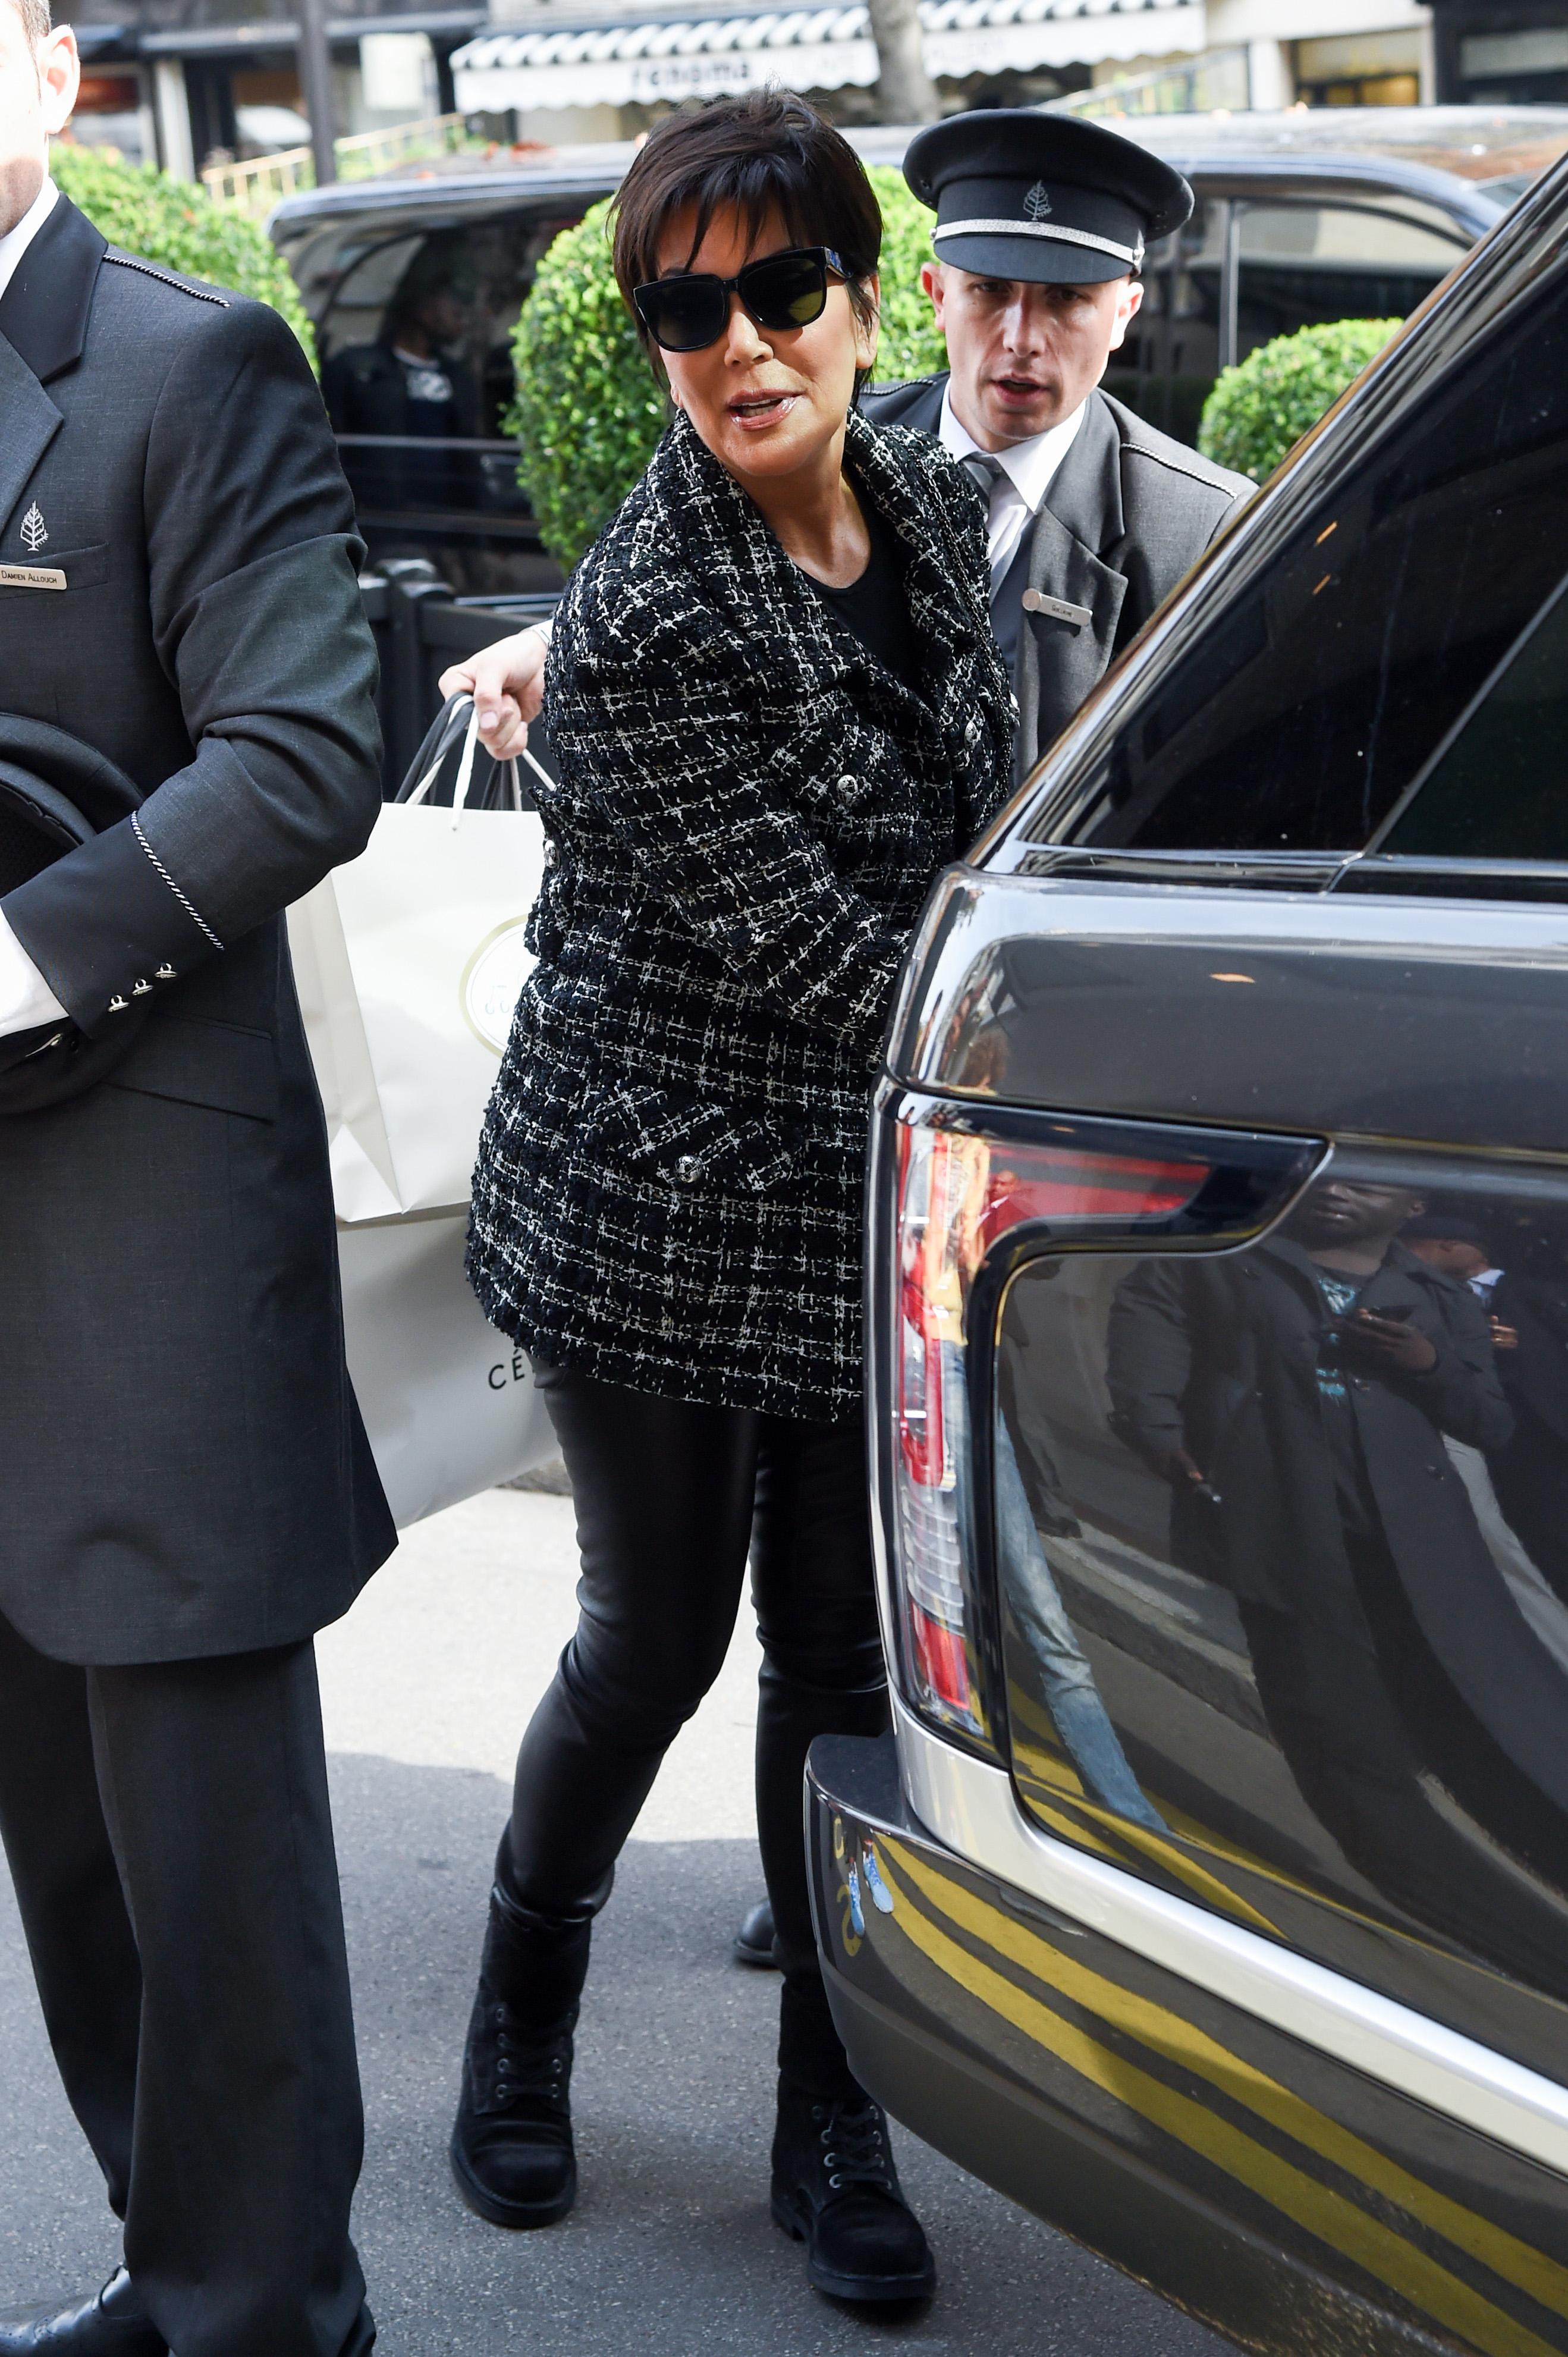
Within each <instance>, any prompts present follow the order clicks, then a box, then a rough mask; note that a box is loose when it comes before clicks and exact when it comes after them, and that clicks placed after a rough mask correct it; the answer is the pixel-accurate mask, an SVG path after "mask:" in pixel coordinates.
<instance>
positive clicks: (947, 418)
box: [937, 385, 1089, 597]
mask: <svg viewBox="0 0 1568 2357" xmlns="http://www.w3.org/2000/svg"><path fill="white" fill-rule="evenodd" d="M1088 405H1089V404H1087V402H1082V401H1080V402H1079V404H1078V407H1077V408H1076V409H1075V410H1074V411H1073V413H1072V415H1071V416H1070V417H1064V418H1063V419H1062V422H1061V424H1060V425H1047V428H1046V430H1045V432H1044V433H1043V434H1032V435H1031V436H1029V439H1028V440H1027V441H1026V442H1015V443H1013V444H1012V445H1011V446H1010V447H1008V448H1007V449H1005V450H993V451H986V452H984V453H983V456H984V457H991V458H994V460H995V462H996V464H997V466H998V467H1000V468H1001V469H1002V472H1001V473H1000V474H999V475H998V476H997V478H996V480H995V481H994V483H993V485H992V487H991V547H990V553H991V594H992V596H993V597H994V596H995V595H996V592H997V590H998V589H999V588H1000V587H1001V586H1002V581H1003V576H1004V575H1005V573H1006V571H1007V567H1008V566H1009V565H1011V564H1012V562H1013V559H1014V557H1015V555H1016V554H1017V553H1018V543H1019V542H1020V540H1022V538H1023V536H1024V527H1025V526H1026V524H1027V523H1028V522H1029V521H1030V519H1031V517H1033V516H1036V515H1037V514H1038V513H1039V511H1040V508H1041V505H1042V503H1043V502H1044V500H1045V496H1046V493H1047V491H1048V490H1050V488H1051V484H1052V482H1053V481H1054V480H1055V479H1056V471H1057V468H1058V467H1059V466H1060V465H1061V462H1062V460H1063V459H1064V458H1065V457H1067V454H1068V452H1069V450H1070V449H1071V448H1072V446H1073V444H1074V442H1075V441H1076V440H1077V439H1078V429H1079V426H1080V425H1082V424H1083V420H1084V413H1085V411H1086V410H1087V408H1088ZM937 431H938V434H939V435H940V437H941V445H942V447H943V449H944V450H948V451H950V452H951V454H952V456H953V457H955V458H963V457H968V455H969V453H970V452H971V451H972V450H979V449H980V447H981V446H980V444H979V443H978V442H977V441H976V440H975V438H974V436H973V435H972V433H971V432H970V430H969V428H968V426H967V425H961V423H960V422H959V420H958V418H957V417H956V416H955V415H954V414H953V406H952V387H951V385H948V386H947V387H946V388H945V389H944V391H943V393H942V414H941V423H940V425H939V426H938V428H937Z"/></svg>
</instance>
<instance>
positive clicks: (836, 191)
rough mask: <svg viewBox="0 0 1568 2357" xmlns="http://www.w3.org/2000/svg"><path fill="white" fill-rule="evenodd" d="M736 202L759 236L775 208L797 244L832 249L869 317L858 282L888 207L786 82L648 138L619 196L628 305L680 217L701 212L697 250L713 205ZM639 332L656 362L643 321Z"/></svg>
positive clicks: (691, 109)
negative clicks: (782, 86)
mask: <svg viewBox="0 0 1568 2357" xmlns="http://www.w3.org/2000/svg"><path fill="white" fill-rule="evenodd" d="M729 205H733V206H734V207H735V209H736V211H737V212H738V213H739V214H740V215H741V217H742V219H743V220H744V221H745V222H746V228H747V230H748V231H749V232H750V234H751V236H752V237H753V238H755V237H756V236H757V234H758V232H759V231H761V229H762V227H763V224H764V223H765V222H766V221H767V220H768V216H769V214H772V213H776V214H777V215H778V216H779V220H780V221H782V222H783V224H784V227H785V230H786V231H787V232H788V234H789V238H790V240H791V241H792V242H793V243H794V244H796V245H831V246H832V249H833V251H834V253H837V254H838V255H839V256H840V258H841V259H842V261H843V265H844V268H845V270H846V271H847V272H848V273H849V295H850V300H851V302H852V303H853V304H854V307H855V309H856V311H857V312H858V313H859V315H860V317H862V319H864V320H865V321H866V322H867V323H869V321H870V319H871V317H872V316H873V306H872V302H871V297H870V295H869V293H868V291H867V290H866V288H865V285H863V284H862V283H861V282H862V281H864V280H865V279H867V278H869V277H870V276H871V275H872V274H873V272H874V271H875V268H876V262H877V257H878V255H879V254H880V253H881V252H882V208H881V207H880V205H879V204H878V203H877V201H876V197H875V191H874V190H873V188H872V186H871V183H870V181H869V180H868V179H867V178H866V177H865V165H864V164H863V163H862V162H861V160H860V157H859V156H857V155H856V154H855V152H854V148H853V147H852V146H851V145H850V144H849V141H848V140H847V139H845V138H844V137H843V134H842V133H841V132H838V131H835V130H834V129H833V127H832V124H831V123H824V122H823V120H822V116H821V115H820V114H818V113H816V111H815V109H814V108H812V107H810V106H808V105H807V103H806V102H805V100H804V99H803V98H797V97H796V96H795V93H794V92H793V91H787V90H755V91H745V92H744V93H743V94H742V95H740V96H738V97H735V98H714V99H710V100H709V101H708V102H707V103H706V104H705V105H699V106H687V107H682V108H681V109H679V111H678V112H677V113H674V114H670V115H667V116H666V117H665V119H664V121H663V122H662V123H661V124H660V125H659V127H658V129H657V130H655V131H652V132H650V134H649V136H648V138H647V140H646V142H645V143H644V145H642V147H640V148H639V151H638V153H637V155H636V156H633V158H632V163H631V169H630V170H629V171H628V174H627V176H626V178H625V179H624V180H623V181H622V182H621V184H620V190H619V193H618V196H617V198H616V201H615V248H614V261H615V274H616V283H617V285H618V286H619V288H620V291H621V294H622V296H624V297H625V299H626V302H627V304H628V307H629V306H630V303H631V290H632V288H633V287H634V286H641V285H645V284H646V283H647V281H648V280H649V279H650V278H657V277H658V275H659V248H660V241H661V240H662V238H663V236H664V232H665V231H666V230H667V229H668V227H669V225H670V222H671V218H672V217H673V216H674V215H675V214H676V213H679V212H682V211H683V210H685V209H686V208H687V207H688V206H692V207H693V208H694V209H695V215H696V218H695V221H694V222H693V232H692V246H691V253H693V254H694V253H696V251H697V249H698V247H699V246H700V245H701V244H702V242H703V238H704V237H705V236H706V235H707V233H708V227H709V224H710V222H711V221H712V220H713V218H714V213H716V212H717V211H718V210H720V208H721V207H723V206H729ZM687 259H688V261H689V260H690V259H691V255H690V254H688V256H687ZM638 332H639V334H640V335H641V336H642V339H643V346H644V349H645V350H648V353H649V357H650V359H651V360H653V361H655V364H656V365H657V353H656V352H655V351H654V350H653V349H652V347H651V346H650V343H649V339H648V337H647V334H646V332H645V331H644V330H643V328H642V326H641V322H640V321H639V323H638Z"/></svg>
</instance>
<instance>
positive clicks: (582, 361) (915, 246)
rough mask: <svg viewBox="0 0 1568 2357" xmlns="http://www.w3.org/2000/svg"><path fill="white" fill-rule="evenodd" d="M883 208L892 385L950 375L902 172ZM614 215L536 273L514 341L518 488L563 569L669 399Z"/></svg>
mask: <svg viewBox="0 0 1568 2357" xmlns="http://www.w3.org/2000/svg"><path fill="white" fill-rule="evenodd" d="M871 180H872V184H873V186H874V187H875V190H876V196H877V201H878V202H879V204H880V205H881V207H882V213H883V221H884V223H885V235H884V242H883V249H882V305H883V309H882V336H881V342H880V346H879V349H878V352H877V361H876V372H877V375H878V376H879V377H881V378H882V379H883V380H884V381H892V380H894V379H897V378H898V377H905V376H919V375H924V374H925V373H926V372H927V371H929V370H931V369H938V368H942V367H944V366H945V365H946V357H945V354H944V352H943V350H942V339H941V338H940V335H939V334H938V333H937V330H936V328H935V327H934V326H933V325H932V321H931V307H930V304H929V301H928V300H927V298H926V296H925V295H924V294H923V293H922V292H921V289H920V264H922V263H923V262H929V260H930V258H931V237H930V224H931V215H930V213H929V211H928V210H926V208H925V206H924V205H921V204H918V203H917V201H916V199H914V198H913V197H912V196H911V195H910V194H909V191H908V188H906V187H905V185H904V177H903V174H902V173H901V172H897V171H895V170H893V169H892V168H891V167H888V166H886V165H878V166H874V167H872V171H871ZM609 211H610V208H609V204H608V202H605V203H604V204H598V205H595V206H594V207H593V209H592V210H591V211H589V212H587V213H585V215H584V217H583V219H582V221H579V222H578V224H577V226H576V227H575V229H568V230H563V231H562V232H561V234H560V236H559V237H558V238H557V239H556V240H555V242H554V243H553V245H552V246H551V248H550V251H549V252H548V253H546V254H545V255H544V257H543V259H542V261H541V263H540V264H539V269H538V272H537V274H536V275H535V277H534V281H533V291H532V294H531V295H530V296H529V299H528V301H527V302H526V303H525V304H524V306H523V307H522V314H521V317H520V318H519V320H518V323H517V328H516V332H515V335H514V337H513V342H512V359H513V362H514V365H515V368H516V372H517V401H516V404H515V406H514V407H513V409H512V411H511V413H510V417H509V418H508V421H507V423H508V425H509V427H510V430H511V431H512V432H513V433H515V434H516V436H517V441H518V480H519V482H520V483H521V485H522V488H523V490H525V491H526V492H527V493H528V497H529V500H530V502H531V504H532V509H533V512H534V515H535V517H536V518H537V519H538V522H539V532H540V537H541V539H542V541H543V543H544V545H545V547H546V548H547V549H548V550H549V551H550V554H552V555H553V557H554V558H555V559H556V560H557V562H558V563H560V564H562V565H575V563H576V562H577V559H578V558H579V557H580V556H581V555H582V554H583V551H584V550H585V548H586V547H587V546H588V545H589V544H590V543H591V542H592V541H593V540H594V538H595V537H596V534H597V533H599V532H601V531H602V530H603V528H604V526H605V525H606V524H607V522H609V519H610V518H611V516H612V515H613V514H614V513H615V511H616V510H617V508H618V507H619V505H620V503H621V501H622V500H624V499H625V497H626V495H627V493H628V491H629V490H630V489H631V487H632V485H633V484H634V483H635V482H636V480H637V479H638V477H639V475H640V474H641V472H642V470H643V468H644V467H646V466H647V464H648V461H649V459H650V457H651V456H652V453H653V447H654V444H655V443H656V442H657V441H658V439H659V437H660V434H662V432H663V431H664V425H665V420H666V417H667V414H668V412H667V410H666V407H665V402H664V395H663V393H662V391H661V389H660V387H659V386H658V385H657V384H656V383H655V382H654V379H653V375H652V371H650V368H649V365H648V362H647V361H646V360H645V359H644V358H643V355H642V348H641V346H640V345H639V342H638V339H637V331H636V329H635V328H634V327H633V326H632V322H631V318H630V316H629V314H628V311H627V309H626V307H625V305H624V304H623V303H622V301H621V299H620V293H619V290H618V287H617V285H616V283H615V279H614V276H613V274H612V273H611V270H610V243H609V235H608V221H609Z"/></svg>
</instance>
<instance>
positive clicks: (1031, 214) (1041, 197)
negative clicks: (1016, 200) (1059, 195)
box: [1024, 180, 1051, 221]
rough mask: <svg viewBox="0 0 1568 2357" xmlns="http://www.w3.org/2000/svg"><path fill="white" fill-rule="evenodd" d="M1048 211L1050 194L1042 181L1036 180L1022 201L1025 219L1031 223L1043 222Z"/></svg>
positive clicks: (1049, 208)
mask: <svg viewBox="0 0 1568 2357" xmlns="http://www.w3.org/2000/svg"><path fill="white" fill-rule="evenodd" d="M1050 210H1051V199H1050V192H1049V190H1048V189H1047V187H1046V184H1045V182H1044V180H1036V182H1035V185H1034V187H1033V188H1031V189H1030V191H1029V193H1028V195H1027V196H1026V198H1025V199H1024V215H1025V218H1026V220H1027V221H1044V220H1045V218H1046V215H1047V213H1048V212H1049V211H1050Z"/></svg>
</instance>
